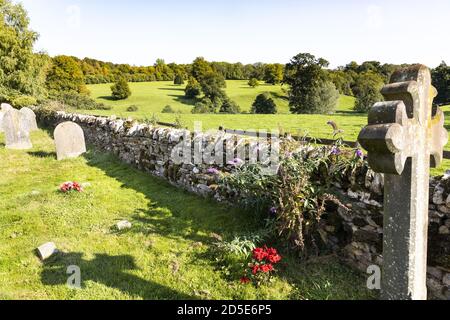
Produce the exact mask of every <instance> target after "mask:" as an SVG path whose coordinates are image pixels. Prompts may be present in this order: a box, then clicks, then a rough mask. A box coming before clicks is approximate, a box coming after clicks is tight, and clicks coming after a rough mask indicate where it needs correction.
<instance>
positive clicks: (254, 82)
mask: <svg viewBox="0 0 450 320" xmlns="http://www.w3.org/2000/svg"><path fill="white" fill-rule="evenodd" d="M248 85H249V86H250V87H252V88H256V87H257V86H259V81H258V79H256V78H251V79H250V80H249V81H248Z"/></svg>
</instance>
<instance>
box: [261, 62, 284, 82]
mask: <svg viewBox="0 0 450 320" xmlns="http://www.w3.org/2000/svg"><path fill="white" fill-rule="evenodd" d="M283 71H284V70H283V65H282V64H279V63H275V64H267V65H266V66H265V68H264V81H265V82H267V83H270V84H279V83H281V81H283Z"/></svg>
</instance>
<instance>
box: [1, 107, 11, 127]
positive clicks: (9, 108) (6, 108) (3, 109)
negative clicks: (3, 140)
mask: <svg viewBox="0 0 450 320" xmlns="http://www.w3.org/2000/svg"><path fill="white" fill-rule="evenodd" d="M11 109H13V107H12V106H11V105H9V104H7V103H2V104H1V110H0V132H4V131H5V130H4V129H3V118H4V117H5V113H6V112H7V111H9V110H11Z"/></svg>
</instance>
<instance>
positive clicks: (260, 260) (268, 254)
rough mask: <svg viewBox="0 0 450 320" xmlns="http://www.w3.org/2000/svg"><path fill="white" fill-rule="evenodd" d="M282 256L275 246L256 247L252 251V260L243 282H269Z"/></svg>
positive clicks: (258, 283)
mask: <svg viewBox="0 0 450 320" xmlns="http://www.w3.org/2000/svg"><path fill="white" fill-rule="evenodd" d="M281 259H282V257H281V256H280V255H279V254H278V252H277V250H276V249H274V248H268V247H267V246H264V247H262V248H255V249H254V250H253V253H252V261H251V262H250V263H249V264H248V269H247V270H246V273H245V275H244V276H243V277H242V278H241V283H243V284H246V283H249V282H252V281H253V283H255V284H256V285H257V286H259V285H261V283H263V282H268V281H270V279H271V275H272V274H273V273H274V272H276V270H275V265H276V264H278V263H279V262H280V261H281Z"/></svg>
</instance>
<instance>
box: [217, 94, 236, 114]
mask: <svg viewBox="0 0 450 320" xmlns="http://www.w3.org/2000/svg"><path fill="white" fill-rule="evenodd" d="M219 112H220V113H229V114H236V113H240V112H241V107H239V105H238V104H237V103H236V102H234V101H232V100H231V99H229V98H227V99H225V101H224V102H223V103H222V106H221V107H220V109H219Z"/></svg>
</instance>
